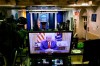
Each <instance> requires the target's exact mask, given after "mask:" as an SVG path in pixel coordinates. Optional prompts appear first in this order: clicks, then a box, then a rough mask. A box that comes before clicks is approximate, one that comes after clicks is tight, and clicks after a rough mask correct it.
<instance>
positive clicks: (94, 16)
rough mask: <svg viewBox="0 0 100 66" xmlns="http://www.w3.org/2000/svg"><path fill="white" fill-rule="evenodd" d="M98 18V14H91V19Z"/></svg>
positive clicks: (94, 20) (93, 20)
mask: <svg viewBox="0 0 100 66" xmlns="http://www.w3.org/2000/svg"><path fill="white" fill-rule="evenodd" d="M96 19H97V14H92V15H91V21H92V22H96Z"/></svg>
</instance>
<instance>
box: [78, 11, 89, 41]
mask: <svg viewBox="0 0 100 66" xmlns="http://www.w3.org/2000/svg"><path fill="white" fill-rule="evenodd" d="M87 22H88V17H87V10H86V9H81V11H80V16H79V27H78V37H79V38H80V39H87Z"/></svg>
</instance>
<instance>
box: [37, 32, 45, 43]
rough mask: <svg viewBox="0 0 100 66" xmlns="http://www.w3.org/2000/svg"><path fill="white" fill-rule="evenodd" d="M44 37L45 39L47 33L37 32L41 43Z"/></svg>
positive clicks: (38, 40)
mask: <svg viewBox="0 0 100 66" xmlns="http://www.w3.org/2000/svg"><path fill="white" fill-rule="evenodd" d="M44 39H45V33H38V34H37V42H38V43H40V42H41V41H42V40H44Z"/></svg>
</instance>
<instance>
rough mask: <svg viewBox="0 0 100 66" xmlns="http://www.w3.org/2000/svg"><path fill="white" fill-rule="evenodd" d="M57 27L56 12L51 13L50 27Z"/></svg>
mask: <svg viewBox="0 0 100 66" xmlns="http://www.w3.org/2000/svg"><path fill="white" fill-rule="evenodd" d="M54 28H55V13H49V29H54Z"/></svg>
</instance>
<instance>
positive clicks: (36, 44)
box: [29, 31, 72, 55]
mask: <svg viewBox="0 0 100 66" xmlns="http://www.w3.org/2000/svg"><path fill="white" fill-rule="evenodd" d="M71 41H72V32H71V31H70V32H64V31H63V32H30V33H29V50H30V51H29V52H30V54H31V55H34V54H38V55H39V54H61V53H62V54H66V53H67V54H68V53H70V46H71Z"/></svg>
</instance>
